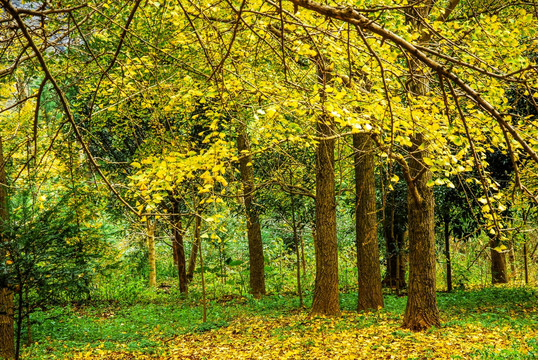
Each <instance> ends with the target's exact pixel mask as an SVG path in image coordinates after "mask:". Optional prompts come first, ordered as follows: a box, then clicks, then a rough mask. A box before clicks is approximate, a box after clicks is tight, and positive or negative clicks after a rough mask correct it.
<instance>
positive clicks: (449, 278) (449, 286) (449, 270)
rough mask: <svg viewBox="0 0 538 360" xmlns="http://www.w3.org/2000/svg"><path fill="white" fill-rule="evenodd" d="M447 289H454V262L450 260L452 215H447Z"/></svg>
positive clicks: (445, 220)
mask: <svg viewBox="0 0 538 360" xmlns="http://www.w3.org/2000/svg"><path fill="white" fill-rule="evenodd" d="M444 222H445V258H446V291H447V292H451V291H452V262H451V260H450V217H449V216H445V218H444Z"/></svg>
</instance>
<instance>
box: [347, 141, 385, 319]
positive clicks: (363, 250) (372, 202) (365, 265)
mask: <svg viewBox="0 0 538 360" xmlns="http://www.w3.org/2000/svg"><path fill="white" fill-rule="evenodd" d="M353 148H354V150H355V156H354V157H355V192H356V196H357V202H356V209H355V241H356V246H357V269H358V276H359V279H358V280H359V296H358V301H357V310H358V311H361V310H378V309H380V308H383V306H384V304H383V293H382V289H381V268H380V263H379V245H378V242H377V215H376V199H375V178H374V154H373V146H372V140H371V139H370V136H369V135H368V134H353Z"/></svg>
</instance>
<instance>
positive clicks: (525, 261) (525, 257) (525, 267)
mask: <svg viewBox="0 0 538 360" xmlns="http://www.w3.org/2000/svg"><path fill="white" fill-rule="evenodd" d="M523 266H524V269H525V285H528V284H529V259H528V256H527V240H525V243H524V244H523Z"/></svg>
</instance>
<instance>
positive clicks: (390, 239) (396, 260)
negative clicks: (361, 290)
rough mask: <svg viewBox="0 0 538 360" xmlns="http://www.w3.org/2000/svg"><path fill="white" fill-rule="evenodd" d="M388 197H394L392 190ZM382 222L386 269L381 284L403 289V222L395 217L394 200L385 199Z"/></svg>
mask: <svg viewBox="0 0 538 360" xmlns="http://www.w3.org/2000/svg"><path fill="white" fill-rule="evenodd" d="M388 197H394V192H391V193H390V194H389V195H388V196H387V198H388ZM383 211H384V213H385V215H384V222H383V232H384V234H385V241H386V261H387V271H386V272H385V277H384V278H383V286H388V287H389V288H392V289H396V290H397V291H399V290H400V289H404V288H405V287H406V284H405V259H404V233H403V224H400V223H399V222H400V221H401V220H399V219H397V217H396V215H395V212H396V204H395V200H394V199H391V200H390V201H387V203H386V204H385V206H384V209H383Z"/></svg>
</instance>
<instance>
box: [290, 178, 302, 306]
mask: <svg viewBox="0 0 538 360" xmlns="http://www.w3.org/2000/svg"><path fill="white" fill-rule="evenodd" d="M292 182H293V172H291V170H290V184H291V183H292ZM290 196H291V224H292V227H293V244H294V246H295V256H296V260H297V261H296V264H297V294H298V295H299V305H300V306H301V307H303V305H304V304H303V289H302V286H301V256H300V254H299V236H298V234H297V221H296V219H295V197H294V196H293V194H291V195H290Z"/></svg>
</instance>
